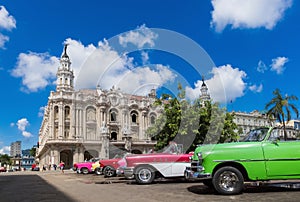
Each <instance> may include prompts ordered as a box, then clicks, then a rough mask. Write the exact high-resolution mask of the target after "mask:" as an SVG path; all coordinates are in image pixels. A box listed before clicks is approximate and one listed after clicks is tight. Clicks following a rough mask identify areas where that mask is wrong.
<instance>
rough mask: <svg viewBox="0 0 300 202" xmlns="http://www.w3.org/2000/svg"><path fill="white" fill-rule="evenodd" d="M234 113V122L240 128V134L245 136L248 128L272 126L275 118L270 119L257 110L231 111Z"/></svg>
mask: <svg viewBox="0 0 300 202" xmlns="http://www.w3.org/2000/svg"><path fill="white" fill-rule="evenodd" d="M231 113H233V114H234V120H233V121H234V122H235V123H236V124H237V125H238V127H239V128H241V129H242V134H240V135H241V136H245V135H246V134H247V133H248V132H249V131H250V130H252V129H255V128H257V127H263V126H274V124H275V119H273V120H270V119H269V118H268V117H267V115H266V114H262V113H260V112H259V111H257V110H254V111H252V112H250V113H245V112H231Z"/></svg>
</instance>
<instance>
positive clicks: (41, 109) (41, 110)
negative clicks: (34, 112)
mask: <svg viewBox="0 0 300 202" xmlns="http://www.w3.org/2000/svg"><path fill="white" fill-rule="evenodd" d="M45 109H46V107H40V109H39V113H38V117H43V116H44V112H45Z"/></svg>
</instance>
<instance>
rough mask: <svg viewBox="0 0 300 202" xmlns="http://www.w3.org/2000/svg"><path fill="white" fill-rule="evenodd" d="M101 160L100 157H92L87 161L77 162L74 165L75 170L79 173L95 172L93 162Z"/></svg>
mask: <svg viewBox="0 0 300 202" xmlns="http://www.w3.org/2000/svg"><path fill="white" fill-rule="evenodd" d="M99 160H100V158H92V159H90V160H88V161H85V162H80V163H75V164H74V165H73V170H74V171H76V172H77V173H83V174H88V173H92V172H93V170H92V164H93V163H95V162H96V161H99Z"/></svg>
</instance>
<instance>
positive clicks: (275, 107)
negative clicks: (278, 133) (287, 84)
mask: <svg viewBox="0 0 300 202" xmlns="http://www.w3.org/2000/svg"><path fill="white" fill-rule="evenodd" d="M273 95H274V97H273V98H272V99H271V101H270V102H269V103H267V104H266V109H267V110H268V112H267V115H268V116H269V117H271V116H273V117H274V118H276V119H277V120H278V121H279V122H280V123H282V126H283V133H284V139H285V140H286V139H287V134H286V130H285V121H287V122H288V121H290V120H291V110H290V108H291V109H292V110H293V111H294V112H295V113H296V115H297V118H298V116H299V112H298V109H297V108H296V106H295V105H294V104H292V103H290V101H292V100H298V98H297V97H296V96H294V95H290V96H289V95H285V96H282V95H281V93H280V90H279V89H278V88H277V89H276V90H275V91H273ZM269 108H270V109H269Z"/></svg>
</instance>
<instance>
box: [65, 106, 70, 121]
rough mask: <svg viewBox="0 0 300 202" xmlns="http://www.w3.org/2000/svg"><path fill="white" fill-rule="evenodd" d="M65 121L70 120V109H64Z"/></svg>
mask: <svg viewBox="0 0 300 202" xmlns="http://www.w3.org/2000/svg"><path fill="white" fill-rule="evenodd" d="M65 119H70V107H69V106H66V107H65Z"/></svg>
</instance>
